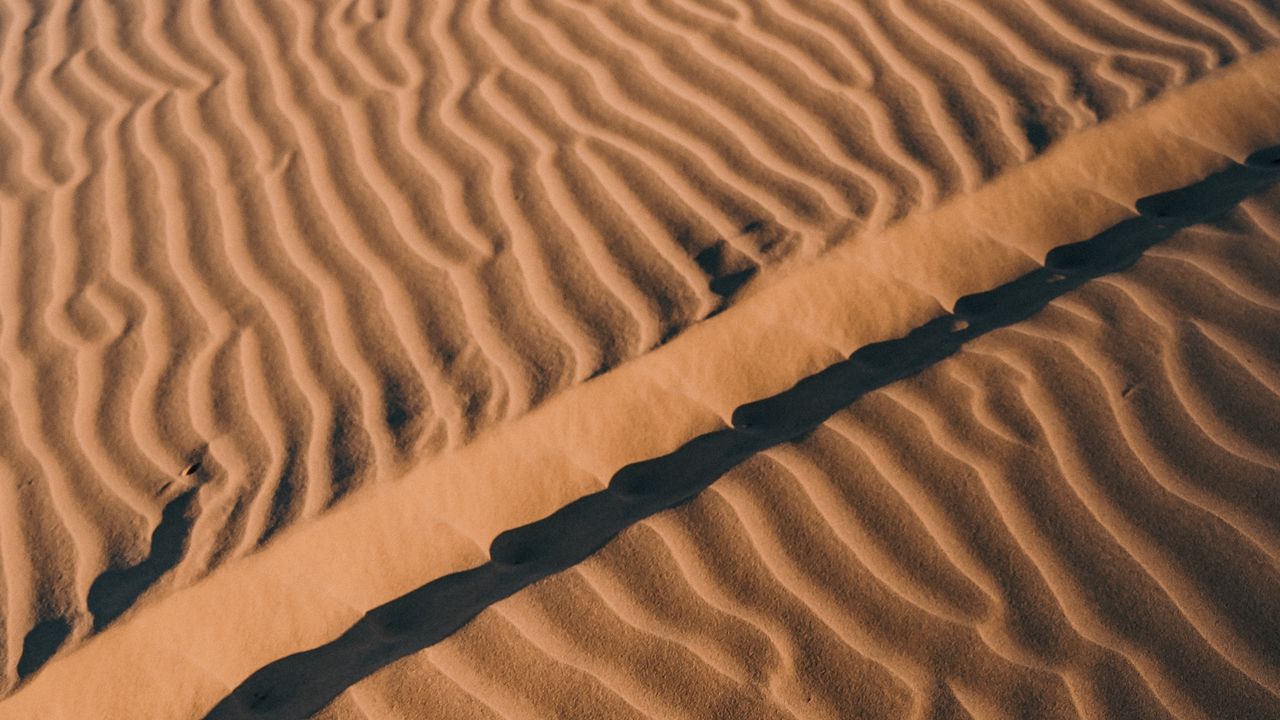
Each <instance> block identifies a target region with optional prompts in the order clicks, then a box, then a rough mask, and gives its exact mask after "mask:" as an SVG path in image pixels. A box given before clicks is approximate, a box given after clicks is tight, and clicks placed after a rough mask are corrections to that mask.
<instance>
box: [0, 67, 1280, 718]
mask: <svg viewBox="0 0 1280 720" xmlns="http://www.w3.org/2000/svg"><path fill="white" fill-rule="evenodd" d="M1277 62H1280V56H1277V55H1276V54H1275V53H1274V52H1268V53H1263V54H1261V55H1258V56H1255V57H1252V58H1247V59H1244V60H1241V61H1239V62H1237V63H1234V64H1233V66H1232V67H1230V68H1226V69H1224V70H1222V71H1221V72H1219V73H1215V74H1214V75H1213V76H1210V77H1206V78H1204V79H1202V80H1200V81H1199V82H1196V83H1195V84H1193V85H1191V86H1189V87H1187V88H1186V89H1185V90H1183V91H1176V92H1169V93H1166V95H1165V96H1164V97H1162V98H1160V99H1157V100H1156V101H1154V102H1153V103H1151V104H1150V105H1149V106H1148V107H1147V108H1144V109H1143V110H1140V111H1137V112H1134V113H1128V114H1125V115H1121V116H1119V117H1117V118H1114V119H1113V120H1111V121H1109V122H1108V123H1105V124H1103V125H1101V126H1098V127H1096V128H1093V129H1087V130H1084V131H1081V132H1079V133H1075V134H1073V135H1072V136H1069V137H1067V138H1064V139H1063V140H1062V141H1060V142H1059V143H1058V144H1057V145H1055V147H1054V148H1052V149H1051V150H1050V151H1049V152H1048V153H1047V154H1045V155H1044V156H1043V157H1042V158H1040V159H1038V160H1036V161H1032V162H1030V163H1027V164H1025V165H1023V166H1021V167H1019V168H1013V169H1010V170H1009V171H1006V172H1005V173H1003V174H1002V175H1001V176H1000V177H997V178H996V179H994V180H993V181H992V182H990V183H988V185H986V186H984V187H983V188H981V189H979V190H978V191H975V192H974V193H970V194H968V195H966V196H963V197H958V198H955V199H954V200H953V201H951V202H949V203H946V204H944V205H942V206H940V207H939V208H938V209H937V210H936V211H935V212H931V213H921V214H915V215H912V216H910V217H908V218H907V219H906V220H905V221H903V222H901V223H899V224H897V225H895V226H894V227H893V228H891V229H890V230H889V231H887V232H884V233H880V234H874V235H868V236H867V237H865V238H864V239H863V240H861V241H857V242H852V243H845V244H843V245H841V246H839V247H836V248H834V249H832V250H831V251H830V252H829V253H828V254H827V256H826V258H825V259H824V260H823V261H822V262H819V263H816V264H807V265H804V266H802V267H797V268H796V269H795V270H794V271H793V272H789V273H786V272H784V273H781V274H778V273H774V279H773V280H772V281H771V282H769V283H767V284H762V285H763V286H762V287H761V288H759V292H758V293H757V294H755V295H754V296H752V295H748V296H746V297H745V298H744V299H743V300H742V301H741V302H740V303H738V304H736V305H735V306H734V307H731V308H730V309H729V310H727V311H726V312H724V313H721V314H719V315H718V316H717V317H715V318H712V319H710V320H708V321H706V322H703V323H699V324H698V325H696V326H693V327H691V328H690V329H689V330H688V331H686V332H685V333H683V334H682V335H681V336H680V337H678V338H676V339H675V340H674V341H673V342H671V343H668V344H666V345H664V346H663V347H662V348H659V349H658V350H656V351H653V352H650V353H647V354H646V355H645V356H644V357H642V358H639V359H637V360H635V361H633V362H631V363H627V364H625V365H624V366H622V367H620V368H618V369H616V370H614V371H612V372H609V373H605V374H603V375H601V376H599V377H596V378H594V379H593V380H591V381H590V382H586V383H582V384H580V385H578V386H577V387H576V388H574V389H573V390H571V391H568V392H566V393H561V394H560V395H559V396H558V397H555V398H552V399H551V400H550V401H548V402H547V403H544V404H543V406H541V407H539V408H538V409H536V410H534V411H533V412H532V413H530V414H529V415H527V416H525V417H523V418H520V419H517V420H515V421H512V422H506V423H502V424H499V425H497V426H494V427H493V428H491V429H490V430H488V431H486V433H482V435H481V436H479V437H478V438H477V439H476V441H475V442H473V443H469V444H468V445H466V446H463V447H460V448H457V449H456V450H453V451H450V452H448V453H442V454H440V455H438V456H435V457H430V456H428V457H427V458H426V459H425V460H424V462H423V463H422V464H421V465H419V466H418V467H416V468H414V469H413V470H412V471H410V472H409V473H408V474H407V475H405V477H404V478H403V479H402V481H401V482H399V483H395V484H382V485H380V486H379V487H377V488H370V491H369V492H365V493H362V494H360V496H359V499H358V501H353V502H352V503H346V504H344V505H343V506H341V507H338V508H335V509H333V510H330V511H329V512H328V513H326V515H325V516H324V517H323V518H320V519H317V520H315V521H313V522H309V523H295V524H294V525H293V527H291V528H289V529H288V530H286V531H285V532H283V533H282V535H281V538H280V541H279V542H277V543H273V544H271V545H269V546H267V547H266V548H265V549H264V550H262V551H261V552H258V553H255V554H253V555H251V556H248V557H245V558H241V559H240V560H238V561H237V562H236V563H229V564H225V565H224V566H223V568H221V570H220V571H219V572H214V573H211V574H209V575H208V576H207V577H205V578H204V579H203V580H202V581H201V582H200V583H196V584H192V585H188V586H186V587H183V588H179V589H177V590H175V591H173V592H170V593H166V594H165V595H161V596H158V597H155V598H154V601H153V602H151V603H149V604H148V605H147V606H146V607H144V608H140V609H139V611H138V612H136V613H134V614H132V615H129V616H128V617H126V618H124V619H123V620H122V621H121V622H120V623H117V624H115V625H112V626H109V627H107V628H106V629H105V630H104V631H103V632H102V633H101V634H98V635H96V636H94V637H91V638H89V640H88V641H87V642H83V643H79V644H78V645H75V646H73V647H72V648H70V649H68V650H67V651H65V652H64V653H63V654H61V655H59V656H58V657H55V658H54V659H53V660H52V661H51V662H49V663H48V664H47V666H46V667H45V668H44V671H43V672H40V673H38V674H36V675H35V676H34V677H32V679H31V682H30V683H29V684H28V685H27V686H26V687H25V688H24V689H20V690H19V691H18V692H17V693H16V694H15V695H13V696H12V697H11V698H9V699H8V700H6V701H4V703H3V704H0V717H8V716H13V717H28V716H31V713H32V712H34V708H39V714H40V716H41V717H51V718H57V717H68V718H73V717H79V716H81V715H82V714H83V709H84V708H87V707H92V708H94V711H95V712H97V713H98V714H100V715H101V716H102V717H122V718H123V717H128V718H142V717H194V716H198V715H199V714H200V713H202V712H204V710H205V709H207V708H208V707H209V705H211V704H212V703H213V702H215V701H216V699H217V698H218V697H220V696H221V695H222V694H223V693H225V692H226V691H227V690H229V689H230V688H232V687H234V686H235V685H236V684H238V683H239V682H241V681H242V680H243V679H244V678H245V677H246V676H247V675H248V674H249V673H250V672H252V671H253V669H255V668H257V667H261V666H263V665H265V664H267V663H269V662H270V661H272V660H274V659H276V658H278V657H281V656H282V655H285V654H288V653H289V652H294V651H297V650H299V649H303V648H307V647H312V646H315V645H318V644H322V643H324V642H326V641H328V640H330V639H332V638H333V637H335V636H336V635H337V634H339V633H340V632H341V630H342V629H343V628H345V627H348V626H349V625H350V624H351V623H352V622H353V621H354V620H356V619H358V618H359V616H360V614H361V613H362V612H364V611H365V610H367V609H369V608H371V607H374V606H376V605H377V604H379V603H381V602H385V601H386V600H387V599H389V598H393V597H396V596H398V595H400V594H403V593H404V592H407V591H408V590H410V589H412V588H414V587H417V586H419V585H421V584H422V583H423V582H424V581H427V580H429V579H431V578H433V577H439V576H441V575H444V574H447V573H448V572H454V571H457V570H461V569H465V568H466V567H470V566H475V565H477V564H479V563H481V562H483V559H484V548H485V547H487V546H488V544H489V542H490V541H491V540H492V539H493V537H494V536H495V535H496V534H497V533H500V532H501V531H503V530H505V529H508V528H510V527H514V526H517V525H520V524H523V523H527V522H530V521H531V520H534V519H537V518H539V517H542V516H544V515H547V514H550V513H551V512H552V511H554V510H555V509H557V508H558V507H560V506H563V505H565V504H567V503H569V502H571V501H572V500H574V499H575V498H577V497H581V496H582V495H585V494H587V493H589V492H593V491H595V490H598V489H600V488H601V487H602V486H603V482H604V479H606V478H608V477H609V476H610V475H611V474H612V473H613V472H615V471H616V470H617V468H618V467H621V466H622V465H625V464H627V463H628V462H634V461H636V460H640V459H643V458H646V457H652V456H654V455H656V454H660V453H661V452H664V451H666V450H669V449H670V448H672V447H676V446H678V445H679V444H680V443H681V442H683V441H684V440H686V439H687V438H689V437H692V436H694V435H697V434H699V433H701V432H706V431H709V430H713V429H715V428H716V427H723V425H724V424H725V423H727V422H728V421H729V420H730V416H731V414H732V411H733V409H734V408H735V407H737V406H738V405H740V404H742V403H743V402H747V401H750V400H753V399H756V398H759V397H761V396H765V395H769V394H772V393H775V392H779V391H781V390H784V389H785V388H786V387H788V386H789V385H790V384H791V383H794V382H795V380H796V379H797V378H798V377H803V376H804V375H807V374H809V373H812V372H814V371H816V370H818V369H820V368H821V367H823V366H825V365H827V364H829V363H830V362H832V361H833V360H834V359H838V358H840V357H843V356H847V354H848V353H850V352H852V351H853V350H855V349H856V348H858V347H860V346H862V345H864V344H866V343H869V342H875V341H877V340H882V339H886V338H891V337H894V336H896V335H897V334H899V333H901V332H903V331H905V330H906V329H907V328H910V327H912V326H913V325H916V324H920V323H922V322H925V321H927V320H928V319H929V318H930V317H936V316H937V315H939V314H942V313H943V312H945V308H948V307H951V306H952V305H953V304H954V302H955V300H956V299H957V298H959V297H961V296H964V295H967V294H971V293H974V292H980V291H982V290H985V289H988V288H990V287H992V286H993V285H996V284H999V283H1000V282H1002V281H1003V280H1002V279H1007V278H1010V277H1016V276H1017V275H1018V274H1019V273H1020V272H1025V271H1026V270H1028V269H1030V268H1031V267H1034V266H1035V265H1036V264H1037V260H1036V258H1043V257H1044V254H1045V252H1047V251H1048V250H1050V249H1052V248H1053V247H1056V246H1058V245H1062V244H1064V243H1070V242H1073V241H1076V240H1079V239H1080V238H1081V237H1088V236H1089V235H1091V234H1093V233H1095V232H1097V231H1099V230H1101V229H1103V228H1105V227H1108V226H1109V225H1111V224H1114V223H1116V222H1118V221H1120V220H1123V219H1124V218H1126V217H1132V216H1133V215H1134V209H1133V208H1134V203H1135V201H1136V200H1137V199H1139V198H1141V197H1144V196H1148V195H1152V194H1153V193H1160V192H1161V191H1164V190H1169V189H1171V188H1174V187H1178V186H1179V185H1182V184H1189V183H1192V182H1195V181H1196V180H1197V179H1199V178H1203V177H1204V176H1205V175H1207V174H1210V173H1212V172H1213V171H1214V170H1216V169H1219V168H1222V167H1225V166H1227V165H1229V164H1230V163H1231V162H1232V159H1233V158H1234V159H1236V160H1242V159H1244V158H1245V156H1246V155H1248V154H1249V153H1250V152H1252V150H1254V149H1256V148H1258V147H1265V146H1268V145H1274V144H1276V143H1277V142H1280V137H1276V136H1275V132H1276V129H1275V127H1274V123H1272V122H1271V121H1270V118H1272V117H1274V114H1275V107H1276V105H1277V103H1278V102H1280V97H1277V94H1276V91H1275V88H1274V86H1273V85H1272V84H1269V83H1268V81H1267V79H1268V78H1270V77H1274V72H1275V67H1276V63H1277ZM1019 208H1022V211H1021V212H1020V211H1019V210H1018V209H1019ZM975 218H980V219H982V220H983V222H982V223H975V222H974V219H975ZM975 257H980V258H982V260H983V261H982V262H971V261H966V262H955V259H956V258H975ZM905 268H911V269H912V272H910V273H907V272H903V270H904V269H905ZM850 307H855V308H858V310H859V311H858V313H856V314H853V315H851V314H850V313H849V312H848V310H847V308H850ZM713 380H715V381H713ZM584 408H594V409H595V410H593V411H592V412H590V413H585V414H584V413H583V412H582V410H583V409H584ZM599 408H611V411H610V412H608V413H601V412H600V411H599ZM624 419H625V422H621V421H623V420H624ZM190 467H191V466H188V469H189V468H190ZM196 469H197V470H198V467H197V468H196ZM511 478H522V479H523V480H524V482H512V481H511ZM10 547H12V546H10ZM6 567H9V566H8V565H6ZM10 597H11V598H12V597H14V596H12V595H11V596H10ZM21 597H22V596H21V595H19V596H18V598H19V599H21ZM287 608H305V609H306V610H305V612H296V613H292V612H288V611H287V610H286V609H287ZM193 618H199V622H193V621H192V619H193ZM228 633H231V634H235V635H237V636H252V637H253V638H254V639H255V640H254V642H251V643H242V644H231V645H229V644H228V643H227V642H226V638H227V637H228ZM44 637H45V635H44V634H43V631H42V634H41V638H44ZM42 641H43V640H42ZM87 676H91V677H94V678H96V679H97V680H96V681H95V682H93V683H84V682H80V681H78V680H76V679H75V678H83V677H87ZM113 678H114V679H113ZM175 683H176V685H175ZM125 686H128V687H131V688H162V687H163V688H170V689H175V691H174V692H163V693H160V692H145V691H143V692H133V693H129V694H127V695H122V694H120V693H116V692H113V688H120V687H125ZM178 687H180V688H182V691H177V690H176V688H178Z"/></svg>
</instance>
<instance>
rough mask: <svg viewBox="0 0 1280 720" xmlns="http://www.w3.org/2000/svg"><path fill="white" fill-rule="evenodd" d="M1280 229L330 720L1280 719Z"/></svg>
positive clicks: (583, 572) (837, 452) (1254, 208)
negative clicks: (1279, 358)
mask: <svg viewBox="0 0 1280 720" xmlns="http://www.w3.org/2000/svg"><path fill="white" fill-rule="evenodd" d="M1278 208H1280V189H1278V188H1275V187H1274V186H1273V188H1272V189H1271V190H1269V191H1267V192H1265V193H1264V194H1262V195H1260V196H1259V197H1256V198H1253V199H1250V200H1246V201H1245V202H1244V203H1243V204H1242V205H1241V206H1240V208H1239V209H1237V210H1234V211H1232V212H1231V213H1229V214H1228V215H1226V216H1225V217H1222V218H1221V219H1215V220H1213V221H1211V222H1209V223H1207V224H1202V225H1196V226H1194V227H1191V228H1188V229H1184V230H1181V231H1180V232H1178V233H1177V234H1176V235H1175V236H1173V237H1172V238H1171V239H1170V240H1168V241H1162V242H1160V243H1159V244H1157V245H1155V246H1154V247H1153V248H1152V249H1150V250H1148V251H1146V253H1145V255H1144V256H1143V257H1142V258H1141V259H1140V260H1138V262H1137V263H1136V265H1134V266H1133V267H1132V268H1130V269H1127V270H1125V271H1123V272H1121V273H1118V274H1114V275H1107V276H1104V277H1102V278H1101V279H1098V280H1094V281H1092V282H1089V283H1087V284H1085V285H1082V286H1080V287H1078V288H1073V289H1072V290H1071V291H1070V292H1069V293H1067V294H1064V295H1061V296H1060V297H1058V298H1057V299H1055V300H1053V301H1052V302H1051V303H1050V304H1049V305H1048V306H1047V307H1046V308H1045V309H1043V310H1042V311H1040V312H1039V313H1038V314H1036V315H1035V316H1033V317H1031V318H1030V319H1027V320H1024V321H1022V322H1019V323H1017V324H1014V325H1011V326H1009V327H1007V328H1003V329H997V330H995V331H993V332H991V333H990V334H987V335H984V336H982V337H979V338H976V339H973V340H972V341H970V342H969V343H968V344H966V345H965V346H963V347H962V348H961V349H960V350H959V351H958V352H957V353H956V354H955V355H953V356H951V357H949V358H947V359H945V360H943V361H941V362H940V363H938V364H936V365H934V366H933V367H931V368H930V369H928V370H926V371H924V372H923V373H921V374H919V375H916V376H913V377H910V378H907V379H905V380H902V381H900V382H898V383H895V384H892V385H889V386H887V387H884V388H880V389H878V390H875V391H873V392H871V393H869V394H867V395H865V396H863V397H861V398H860V399H859V400H858V401H857V402H856V403H854V404H853V405H852V406H850V407H848V408H847V409H844V410H841V411H839V412H837V413H836V414H835V415H834V416H833V417H831V418H830V419H828V420H827V421H825V422H824V423H822V425H821V426H820V427H819V428H818V429H817V430H815V431H814V432H812V433H811V434H809V435H807V436H805V437H803V438H802V439H799V440H797V441H794V442H790V443H785V444H782V445H779V446H777V447H775V448H773V449H769V450H766V451H764V452H762V453H760V454H758V455H755V456H754V457H752V458H750V459H748V460H746V461H745V462H744V463H743V464H742V465H740V466H738V467H737V468H735V469H733V470H731V471H730V472H729V473H728V475H727V476H726V477H724V478H722V479H720V480H718V481H717V482H716V483H715V484H713V485H711V486H710V487H709V488H707V489H706V490H705V491H703V492H702V493H701V494H700V495H698V496H697V497H696V498H695V499H694V500H692V501H691V502H689V503H688V504H687V505H683V506H681V507H679V508H676V509H674V510H670V511H667V512H663V513H660V514H657V515H654V516H652V517H650V518H648V519H646V520H643V521H641V522H640V523H639V524H637V525H635V526H633V527H631V528H630V529H628V530H626V531H624V532H623V533H622V534H621V535H619V536H618V537H617V538H615V539H614V540H613V541H611V542H610V544H609V545H607V546H605V547H604V548H603V549H602V550H600V551H599V552H597V553H595V554H594V555H592V556H591V557H590V558H588V559H586V560H585V561H583V562H582V563H580V564H578V565H576V566H574V567H573V568H571V569H568V570H565V571H563V572H560V573H558V574H556V575H554V576H551V577H549V578H547V579H545V580H542V581H541V582H539V583H537V584H536V585H534V586H532V587H530V588H528V589H526V590H523V591H521V592H520V593H517V594H515V595H514V596H512V597H510V598H508V599H505V600H502V601H500V602H498V603H497V604H496V605H494V606H493V607H491V608H490V609H488V610H485V611H484V612H483V613H481V614H480V615H479V616H478V617H477V618H476V619H475V620H474V621H472V622H471V623H470V624H468V625H467V626H466V627H464V628H462V629H461V630H459V631H458V632H457V634H455V635H453V636H451V637H449V638H447V639H445V640H443V641H441V642H440V643H439V644H436V645H434V646H432V647H429V648H427V649H425V650H422V651H420V652H418V653H415V654H413V655H410V656H408V657H406V658H404V659H402V660H399V661H397V662H396V663H395V664H393V665H391V666H389V667H387V668H386V669H384V670H382V671H380V672H378V673H376V674H374V675H372V676H370V677H369V678H367V679H365V680H363V681H361V682H359V683H357V684H356V685H354V686H352V687H351V688H350V689H348V690H347V691H346V692H344V693H343V694H342V695H341V696H340V697H338V698H337V699H336V700H335V701H334V702H333V703H332V704H331V705H330V706H329V707H328V708H327V709H326V710H325V711H323V712H320V713H318V714H315V715H314V717H315V718H316V720H386V719H388V718H410V717H413V718H417V717H457V718H499V717H501V718H521V717H529V718H537V717H562V718H579V717H580V718H594V717H611V718H615V717H616V718H632V717H634V718H644V717H648V718H653V717H660V718H691V719H692V718H708V717H734V718H847V717H867V718H960V717H968V718H975V719H977V718H1008V717H1042V718H1080V717H1096V718H1203V719H1206V720H1207V719H1209V718H1264V717H1272V716H1275V715H1277V714H1280V621H1277V619H1276V618H1278V617H1280V491H1277V487H1278V486H1277V483H1278V482H1280V444H1278V443H1277V442H1276V439H1275V437H1274V432H1273V430H1272V428H1274V427H1276V426H1277V422H1280V365H1278V364H1277V362H1276V358H1275V356H1274V355H1275V354H1274V352H1271V351H1270V349H1271V348H1275V347H1277V346H1280V281H1278V280H1277V278H1280V210H1278ZM1103 255H1104V257H1105V253H1104V254H1103ZM1001 307H1005V306H1001ZM855 357H856V356H855ZM778 414H779V415H780V414H783V411H781V410H779V411H778ZM420 616H421V617H424V618H425V617H428V616H427V615H420ZM308 676H309V675H308V674H301V675H298V676H296V677H298V678H299V680H301V678H303V677H308ZM295 692H296V691H295ZM308 715H309V714H308ZM224 716H225V717H253V716H254V715H253V714H252V713H248V712H246V713H245V714H243V715H232V714H225V715H218V716H217V717H224ZM262 716H270V711H268V710H265V709H264V710H263V715H262ZM284 716H293V715H291V714H289V713H288V712H285V713H284ZM297 716H298V717H302V716H303V715H301V714H298V715H297Z"/></svg>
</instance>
